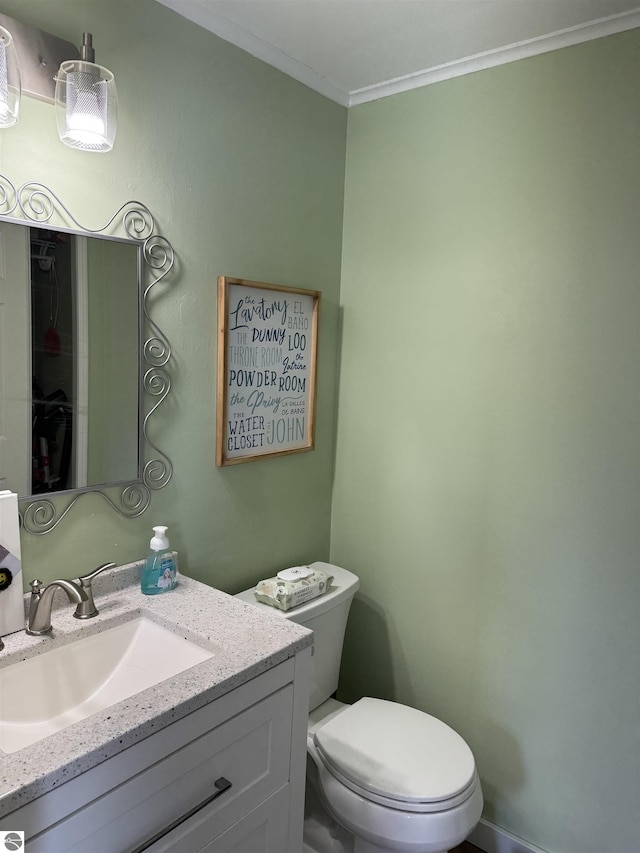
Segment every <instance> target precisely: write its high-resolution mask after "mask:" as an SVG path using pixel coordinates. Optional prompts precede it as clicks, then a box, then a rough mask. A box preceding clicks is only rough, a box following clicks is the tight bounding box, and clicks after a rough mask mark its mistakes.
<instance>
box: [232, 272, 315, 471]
mask: <svg viewBox="0 0 640 853" xmlns="http://www.w3.org/2000/svg"><path fill="white" fill-rule="evenodd" d="M320 295H321V294H320V292H319V291H317V290H300V289H298V288H295V287H283V286H281V285H277V284H266V283H264V282H259V281H249V280H247V279H243V278H231V277H229V276H220V277H219V278H218V382H217V413H216V465H218V466H220V467H224V466H226V465H238V464H239V463H241V462H252V461H254V460H256V459H268V458H271V457H274V456H284V455H288V454H292V453H302V452H304V451H307V450H313V448H314V443H315V417H316V362H317V350H318V314H319V308H320Z"/></svg>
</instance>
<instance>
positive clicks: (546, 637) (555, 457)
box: [0, 0, 640, 853]
mask: <svg viewBox="0 0 640 853" xmlns="http://www.w3.org/2000/svg"><path fill="white" fill-rule="evenodd" d="M0 11H2V12H5V13H6V14H9V15H14V16H16V17H18V18H20V19H21V20H24V21H25V22H27V23H32V24H34V25H36V26H39V27H42V28H43V29H47V30H49V31H51V32H53V33H55V34H57V35H60V36H62V37H64V38H67V39H69V40H71V41H73V42H75V43H76V44H77V43H79V41H80V36H81V32H82V31H83V30H89V31H91V32H93V35H94V43H95V46H96V50H97V59H98V61H99V62H102V63H104V64H105V65H107V66H108V67H110V68H111V70H112V71H114V73H115V74H116V79H117V82H118V89H119V96H120V124H119V133H118V139H117V141H116V148H115V149H114V151H113V152H112V153H111V154H109V155H105V156H100V155H91V154H84V153H81V152H74V151H71V150H68V149H66V148H64V147H63V146H62V145H61V144H60V143H59V142H58V140H57V134H56V129H55V118H54V111H53V107H52V106H50V105H47V104H42V103H39V102H38V101H35V100H33V99H29V98H26V99H24V101H23V108H22V114H21V120H20V123H19V124H18V125H17V126H16V127H15V128H13V129H11V130H9V131H4V132H2V133H1V134H0V171H1V172H3V173H5V174H6V175H7V176H8V177H9V178H10V179H12V180H13V181H14V182H15V183H20V182H22V181H26V180H40V181H43V182H44V183H46V184H48V185H49V186H50V187H51V188H52V189H54V190H55V191H56V193H57V194H58V195H59V196H60V198H61V199H62V200H63V201H65V202H66V203H67V204H68V205H69V206H70V207H71V208H72V209H73V211H74V213H75V214H76V216H77V217H78V218H79V219H80V220H81V221H82V222H85V223H86V224H87V225H88V226H89V227H98V226H100V225H102V224H103V223H104V222H105V221H106V220H107V219H108V218H109V217H110V216H111V214H112V213H113V212H114V210H115V209H116V208H117V207H119V206H120V205H121V204H122V203H123V202H124V201H126V200H128V199H132V198H136V199H139V200H141V201H143V202H145V203H146V204H147V205H148V206H149V207H150V208H151V210H152V211H153V212H154V214H155V216H156V218H157V221H158V223H159V226H160V229H161V231H162V232H163V233H165V234H166V236H167V237H168V238H169V239H170V240H171V241H172V243H173V245H174V247H175V250H176V253H177V258H178V264H177V271H176V275H175V276H174V279H173V282H172V284H171V286H170V287H167V288H166V289H165V290H164V292H163V293H162V294H161V295H160V296H159V298H158V299H157V300H156V304H155V306H154V309H153V310H154V312H155V316H156V317H157V318H158V321H159V323H160V325H161V327H162V328H163V329H164V330H165V331H166V333H167V334H168V336H169V338H170V340H171V342H172V344H173V347H174V356H175V358H174V364H173V368H172V383H173V391H172V395H171V398H170V400H169V402H168V404H165V407H164V413H163V415H162V419H161V422H160V423H158V425H157V433H154V438H155V439H156V440H157V441H158V443H159V444H160V445H161V446H162V447H163V448H165V449H166V451H167V453H168V455H169V456H170V458H171V459H172V461H173V462H174V465H175V474H174V478H173V480H172V482H171V484H170V485H169V486H168V487H167V488H166V489H165V490H164V491H163V492H161V493H159V494H157V495H155V496H154V498H153V503H152V507H151V509H150V510H149V511H148V512H147V513H146V514H145V515H144V516H143V517H142V518H140V519H138V520H134V521H125V520H123V519H121V518H120V517H119V516H117V515H116V514H115V513H113V512H112V511H111V510H110V509H109V508H108V507H107V505H106V504H105V503H104V501H103V500H102V499H101V498H99V497H97V496H92V497H88V498H84V499H83V500H82V501H80V503H79V504H78V506H77V507H76V508H75V510H74V512H73V513H72V514H71V515H70V516H69V517H67V518H66V519H65V520H64V522H63V523H62V525H61V526H60V528H59V529H58V530H57V531H55V532H54V533H52V534H50V535H48V536H45V537H41V538H35V537H32V536H28V535H26V534H25V535H23V538H22V542H23V557H24V569H25V575H26V579H27V580H29V579H31V578H33V577H34V576H36V575H37V576H39V577H41V578H42V579H43V580H45V581H47V580H51V579H53V578H54V577H59V576H64V577H73V576H74V575H77V574H78V572H79V571H80V570H84V569H87V568H90V567H91V566H93V565H97V564H98V563H101V562H104V561H106V560H110V559H113V560H116V561H118V562H120V563H122V562H126V561H128V560H131V559H135V558H139V557H142V556H144V554H145V552H146V549H147V546H148V540H149V537H150V535H151V531H150V527H151V525H152V524H157V523H161V522H162V523H167V524H169V525H170V531H169V532H170V535H171V541H172V544H173V545H174V546H175V547H177V548H178V549H179V551H180V555H181V566H182V569H183V570H184V571H185V572H187V573H188V574H190V575H192V576H194V577H197V578H199V579H201V580H204V581H206V582H208V583H211V584H214V585H216V586H218V587H220V588H222V589H225V590H228V591H231V592H233V591H236V590H238V589H240V588H243V587H244V586H246V585H248V584H249V583H250V582H252V581H254V580H255V579H256V578H257V577H259V576H264V575H265V574H267V573H269V572H270V571H272V570H273V569H276V568H279V567H281V566H282V565H286V564H296V563H299V562H305V561H310V560H313V559H322V558H327V557H329V555H330V550H329V542H330V534H331V558H332V559H333V560H334V561H335V562H338V563H342V564H343V565H345V566H347V567H348V568H351V569H353V570H354V571H356V572H358V573H359V574H360V575H361V578H362V590H361V593H360V594H359V596H358V599H357V601H356V603H355V604H354V607H353V610H352V619H351V623H350V627H349V632H348V637H347V644H346V650H345V666H344V678H343V686H342V693H343V695H344V697H345V698H349V699H352V698H355V697H356V696H358V695H361V694H362V693H370V694H373V695H379V696H387V697H393V698H397V699H399V700H401V701H406V702H409V703H411V704H415V705H416V706H418V707H421V708H424V709H427V710H429V711H431V712H432V713H434V714H436V715H437V716H439V717H441V718H442V719H444V720H446V721H447V722H449V723H450V724H451V725H453V726H454V727H455V728H457V729H458V730H459V731H460V732H461V733H462V734H463V736H464V737H465V738H467V739H468V741H469V743H470V744H471V746H472V748H473V750H474V752H475V755H476V757H477V761H478V765H479V768H480V771H481V774H482V780H483V787H484V791H485V795H486V799H487V809H486V813H485V814H486V817H487V818H489V819H490V820H493V821H495V822H496V823H498V824H500V825H501V826H504V827H505V828H507V829H509V830H510V831H512V832H514V833H516V834H517V835H520V836H523V837H525V838H527V839H528V840H529V841H531V842H533V843H536V844H538V845H540V846H541V847H543V848H546V849H548V850H549V851H552V853H603V851H606V853H631V851H633V850H635V849H636V848H637V842H638V826H637V823H636V820H637V802H638V796H639V782H638V762H637V754H638V667H637V651H638V640H639V626H638V615H637V614H638V612H640V607H639V602H638V577H637V563H638V551H639V543H638V524H637V521H638V520H637V498H638V482H637V479H636V475H637V437H638V426H639V423H638V420H639V418H638V412H639V409H640V403H639V402H638V394H637V382H636V372H637V371H636V368H637V362H638V335H637V330H638V325H637V321H638V301H637V291H638V272H639V264H638V261H639V253H638V242H637V235H638V229H639V226H640V194H639V193H638V189H639V185H640V180H639V179H640V175H639V164H638V156H637V155H638V150H639V149H638V144H639V142H640V138H639V136H640V132H639V131H640V117H639V106H638V97H637V94H638V92H637V80H638V72H639V71H640V69H639V68H638V64H639V62H638V56H639V54H638V47H639V42H640V39H639V36H638V32H637V31H635V32H631V33H627V34H623V35H619V36H614V37H611V38H608V39H603V40H599V41H596V42H591V43H589V44H585V45H582V46H578V47H575V48H571V49H569V50H565V51H560V52H556V53H553V54H549V55H546V56H542V57H538V58H535V59H530V60H526V61H522V62H518V63H514V64H512V65H508V66H504V67H502V68H497V69H493V70H490V71H486V72H482V73H478V74H474V75H471V76H469V77H464V78H459V79H457V80H452V81H449V82H446V83H441V84H438V85H435V86H431V87H428V88H426V89H422V90H419V91H415V92H412V93H407V94H404V95H399V96H395V97H392V98H387V99H385V100H382V101H379V102H377V103H373V104H370V105H365V106H361V107H357V108H355V109H353V110H352V111H351V112H350V114H349V122H348V131H349V132H348V146H347V182H346V206H345V207H344V216H345V228H344V256H343V258H342V264H343V266H342V289H340V287H341V285H340V273H341V251H342V240H343V228H342V225H343V222H342V219H343V187H344V167H345V141H346V134H347V113H346V111H345V110H344V109H342V108H341V107H339V106H337V105H335V104H333V103H331V102H329V101H327V100H326V99H324V98H322V97H321V96H319V95H317V94H315V93H313V92H311V91H310V90H308V89H306V88H305V87H303V86H301V85H300V84H298V83H296V82H295V81H293V80H291V79H289V78H287V77H285V76H284V75H282V74H280V73H279V72H277V71H276V70H274V69H272V68H270V67H268V66H266V65H264V64H262V63H260V62H258V61H257V60H255V59H253V58H251V57H250V56H248V55H247V54H244V53H242V52H241V51H239V50H237V49H236V48H234V47H233V46H231V45H229V44H226V43H225V42H223V41H220V40H219V39H217V38H215V37H214V36H212V35H211V34H209V33H206V32H205V31H203V30H201V29H199V28H197V27H196V26H194V25H192V24H190V23H189V22H187V21H185V20H183V19H182V18H180V17H178V16H176V15H175V14H174V13H172V12H171V11H170V10H168V9H165V8H164V7H162V6H160V5H159V4H156V3H154V2H151V0H129V2H122V1H120V2H113V0H56V2H55V4H54V3H52V2H51V0H0ZM219 274H226V275H232V276H239V277H247V278H253V279H258V280H263V281H272V282H277V283H281V284H285V285H291V286H300V287H307V288H311V289H319V290H322V292H323V303H322V314H321V327H320V329H321V334H320V361H319V389H318V429H317V448H316V450H315V452H313V453H306V454H300V455H298V456H293V457H287V458H284V459H282V460H265V461H264V462H256V463H251V464H248V465H240V466H235V467H232V468H228V469H217V468H216V467H215V465H214V445H215V371H216V284H215V283H216V277H217V276H218V275H219ZM341 326H342V327H343V328H342V331H341ZM339 359H340V364H341V368H340V370H341V372H340V387H339V411H337V408H336V406H337V399H338V385H337V379H336V377H337V375H338V361H339ZM336 421H337V423H338V453H337V462H336V468H335V485H334V433H335V430H336ZM332 486H333V487H334V495H333V514H332V515H331V509H332V507H331V490H332Z"/></svg>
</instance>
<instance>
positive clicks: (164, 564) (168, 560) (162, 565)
mask: <svg viewBox="0 0 640 853" xmlns="http://www.w3.org/2000/svg"><path fill="white" fill-rule="evenodd" d="M153 534H154V535H153V537H152V538H151V542H150V543H149V545H150V546H151V553H150V554H149V556H148V557H147V559H146V561H145V564H144V566H143V568H142V580H141V584H140V586H141V589H142V592H143V593H144V594H145V595H158V593H160V592H169V590H172V589H174V587H175V585H176V583H177V581H176V574H177V571H176V564H175V562H174V559H173V554H172V553H171V551H170V550H169V540H168V539H167V528H166V527H161V526H159V527H154V528H153Z"/></svg>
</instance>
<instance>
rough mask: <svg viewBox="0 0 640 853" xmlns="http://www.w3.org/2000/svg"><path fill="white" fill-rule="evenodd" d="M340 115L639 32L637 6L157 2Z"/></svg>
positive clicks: (565, 1) (456, 0)
mask: <svg viewBox="0 0 640 853" xmlns="http://www.w3.org/2000/svg"><path fill="white" fill-rule="evenodd" d="M158 2H159V3H162V4H163V5H164V6H168V7H169V8H171V9H173V10H174V11H176V12H178V13H179V14H180V15H182V16H184V17H185V18H188V19H190V20H191V21H194V22H195V23H197V24H199V25H200V26H202V27H205V28H206V29H208V30H210V31H211V32H213V33H215V34H216V35H218V36H220V37H221V38H223V39H225V40H226V41H229V42H231V43H233V44H235V45H237V46H238V47H240V48H242V49H243V50H246V51H247V52H248V53H251V54H252V55H253V56H256V57H258V58H259V59H262V60H264V61H265V62H268V63H269V64H270V65H273V66H275V67H276V68H279V69H280V70H281V71H284V72H285V73H286V74H288V75H289V76H291V77H294V78H295V79H296V80H299V81H300V82H302V83H304V84H305V85H307V86H309V87H310V88H312V89H315V90H316V91H318V92H320V93H321V94H323V95H326V96H327V97H329V98H331V99H332V100H334V101H337V102H338V103H340V104H344V105H345V106H352V105H353V104H357V103H362V102H364V101H371V100H375V99H376V98H380V97H384V96H385V95H389V94H393V93H395V92H400V91H406V90H408V89H412V88H416V87H417V86H424V85H427V84H428V83H432V82H437V81H438V80H443V79H446V78H448V77H456V76H459V75H460V74H466V73H469V72H471V71H476V70H479V69H482V68H487V67H490V66H492V65H499V64H503V63H505V62H511V61H513V60H515V59H520V58H523V57H526V56H532V55H534V54H536V53H543V52H546V51H549V50H555V49H557V48H559V47H565V46H568V45H570V44H576V43H578V42H581V41H587V40H589V39H592V38H598V37H600V36H603V35H609V34H611V33H614V32H620V31H622V30H625V29H631V28H633V27H639V26H640V6H639V2H638V0H158Z"/></svg>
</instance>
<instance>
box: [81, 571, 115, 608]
mask: <svg viewBox="0 0 640 853" xmlns="http://www.w3.org/2000/svg"><path fill="white" fill-rule="evenodd" d="M115 565H116V564H115V563H104V565H102V566H98V568H97V569H94V570H93V571H92V572H91V573H90V574H88V575H80V577H79V578H78V580H79V581H80V588H81V589H82V590H83V591H84V594H85V595H86V600H85V601H81V602H80V603H79V604H78V606H77V607H76V612H75V613H74V614H73V615H74V616H75V617H76V619H91V618H92V617H93V616H97V615H98V608H97V607H96V604H95V601H94V600H93V588H92V586H91V581H92V580H93V579H94V578H95V577H96V576H97V575H99V574H100V573H101V572H104V570H105V569H113V568H115Z"/></svg>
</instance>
